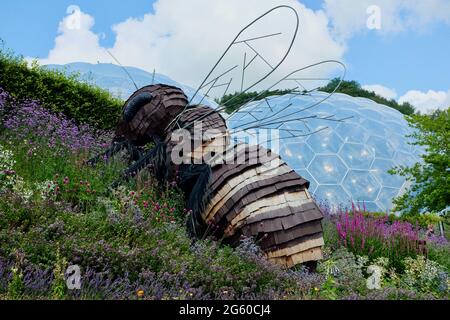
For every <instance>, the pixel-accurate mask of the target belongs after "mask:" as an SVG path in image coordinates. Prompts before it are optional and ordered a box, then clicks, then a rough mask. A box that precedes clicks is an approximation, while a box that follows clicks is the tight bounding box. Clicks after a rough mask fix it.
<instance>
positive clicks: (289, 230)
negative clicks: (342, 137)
mask: <svg viewBox="0 0 450 320" xmlns="http://www.w3.org/2000/svg"><path fill="white" fill-rule="evenodd" d="M186 105H187V98H186V96H185V95H184V93H183V92H182V91H181V90H180V89H178V88H175V87H171V86H167V85H161V84H158V85H152V86H147V87H144V88H142V89H140V90H138V91H137V92H136V93H134V94H133V95H132V96H131V97H130V99H129V100H128V101H127V102H126V103H125V106H124V110H123V115H122V119H121V120H120V122H119V125H118V127H117V130H116V137H115V139H114V143H113V145H112V147H111V148H110V149H109V150H108V151H107V152H106V154H108V155H109V156H112V155H113V154H114V153H115V152H117V151H118V150H120V149H121V147H120V144H123V142H124V141H125V142H126V143H125V144H123V145H132V146H134V147H136V148H139V147H141V146H143V145H145V144H147V143H149V142H154V143H155V144H156V146H155V148H153V149H152V150H150V151H149V152H147V153H145V154H142V155H141V156H140V158H139V159H138V160H137V161H136V162H135V163H134V164H133V165H131V166H130V168H129V169H128V170H127V171H126V173H125V174H124V177H129V176H132V174H133V173H136V172H138V171H139V170H142V169H143V168H145V167H147V166H148V165H149V164H152V168H153V170H154V173H155V175H156V176H157V177H158V178H159V179H160V180H161V181H172V180H173V179H175V178H176V175H178V177H179V186H180V188H181V189H182V190H183V192H184V194H185V198H186V208H187V209H189V210H190V211H191V213H190V216H189V217H188V221H187V227H188V229H189V231H190V233H191V234H192V235H193V236H196V237H198V238H202V237H205V236H212V237H214V238H216V239H221V240H222V241H223V243H226V244H229V245H232V246H234V245H238V244H239V243H240V239H241V238H242V237H243V236H244V237H252V238H254V239H255V241H256V242H257V243H258V244H259V246H260V247H261V249H262V250H263V251H264V252H265V254H266V255H267V258H268V259H269V260H272V261H274V262H276V263H279V264H281V265H284V266H287V267H292V266H294V265H297V264H300V263H307V262H315V261H318V260H319V259H321V257H322V250H321V248H322V246H323V245H324V242H323V237H322V226H321V220H322V218H323V215H322V213H321V211H320V209H319V208H318V206H317V205H316V203H315V202H314V200H313V199H312V197H311V196H310V194H309V193H308V187H309V182H308V181H306V180H305V179H303V178H302V177H300V176H299V175H298V174H297V173H296V172H295V171H294V170H292V169H291V168H289V166H288V165H287V164H286V163H284V162H283V161H282V160H281V159H280V157H279V156H278V155H276V154H273V153H271V152H270V151H268V150H266V149H264V148H263V147H261V146H258V145H256V146H253V145H248V144H234V145H230V141H229V134H228V130H227V126H226V122H225V120H224V119H223V117H222V116H221V115H220V113H218V112H216V111H214V110H213V109H212V108H210V107H207V106H192V107H189V108H188V109H186V112H184V114H183V115H182V117H180V121H179V124H180V125H181V126H183V125H185V124H186V123H191V122H193V121H195V120H197V119H201V121H200V122H201V124H202V129H201V130H202V131H201V132H200V134H197V135H196V134H195V132H194V131H195V130H194V128H195V126H193V127H191V129H190V130H188V133H189V135H188V138H189V139H190V140H185V141H183V143H181V145H182V147H179V146H180V143H178V141H173V140H174V139H173V138H172V132H174V131H175V132H176V130H175V129H174V128H173V129H174V130H169V131H166V130H165V128H166V127H167V126H168V125H169V124H170V122H171V121H172V120H173V119H174V118H175V117H176V116H177V115H179V114H180V113H181V112H182V111H183V110H184V109H185V107H186ZM211 131H212V132H213V134H212V135H211V134H209V135H208V134H206V135H205V133H207V132H211ZM196 139H199V141H196ZM175 140H176V139H175ZM195 146H197V148H195ZM177 147H179V148H180V150H182V149H186V150H188V151H187V152H185V153H184V154H181V158H182V159H183V162H182V163H179V164H175V163H174V162H173V161H172V156H173V153H174V150H175V149H176V148H177ZM177 155H180V153H179V152H177ZM206 156H207V157H206ZM186 160H188V161H186ZM92 162H95V160H93V161H92Z"/></svg>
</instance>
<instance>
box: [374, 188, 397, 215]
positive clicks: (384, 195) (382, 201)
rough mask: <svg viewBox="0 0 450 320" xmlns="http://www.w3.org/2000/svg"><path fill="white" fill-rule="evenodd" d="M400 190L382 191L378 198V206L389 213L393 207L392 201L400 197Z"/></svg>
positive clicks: (383, 189) (386, 189) (388, 189)
mask: <svg viewBox="0 0 450 320" xmlns="http://www.w3.org/2000/svg"><path fill="white" fill-rule="evenodd" d="M399 191H400V189H396V188H387V187H384V188H382V189H381V192H380V195H379V196H378V201H377V204H378V205H379V206H380V207H381V208H382V209H383V211H389V210H391V208H392V207H393V204H392V200H393V199H394V198H395V197H397V196H398V193H399Z"/></svg>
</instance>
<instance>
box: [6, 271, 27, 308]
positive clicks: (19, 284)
mask: <svg viewBox="0 0 450 320" xmlns="http://www.w3.org/2000/svg"><path fill="white" fill-rule="evenodd" d="M24 290H25V285H24V283H23V275H22V272H21V271H20V270H19V269H18V268H13V269H12V279H11V281H10V283H9V284H8V293H7V296H8V298H9V299H12V300H15V299H20V298H21V297H22V295H23V293H24Z"/></svg>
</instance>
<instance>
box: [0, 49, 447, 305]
mask: <svg viewBox="0 0 450 320" xmlns="http://www.w3.org/2000/svg"><path fill="white" fill-rule="evenodd" d="M0 62H1V64H0V66H1V68H3V69H2V70H7V73H2V75H1V77H0V136H1V138H0V242H1V244H2V245H1V246H0V299H149V300H150V299H151V300H154V299H221V300H224V299H423V298H427V299H448V298H449V291H448V272H449V270H450V269H449V268H450V263H449V260H450V259H449V257H450V254H449V248H450V247H449V244H448V242H447V241H446V240H445V239H444V238H441V237H437V236H436V237H434V238H429V239H427V241H428V244H427V250H428V257H429V259H426V258H425V256H424V255H423V251H421V249H420V248H418V247H417V246H416V244H417V241H418V240H419V239H422V238H423V237H424V235H423V226H427V225H428V224H430V223H436V222H437V221H439V219H438V218H436V217H428V218H425V219H424V220H419V221H418V224H417V225H416V222H415V221H412V223H410V222H408V221H401V220H398V219H394V218H393V217H391V219H392V220H389V219H388V217H387V216H377V215H374V214H370V213H367V212H364V210H363V209H361V208H357V207H354V208H353V209H352V210H351V211H346V212H340V213H338V214H337V215H335V216H330V215H329V212H328V208H327V207H326V206H323V211H324V213H325V214H326V219H325V220H324V221H323V226H324V238H325V243H326V246H325V248H324V251H325V258H324V260H323V261H321V262H320V263H319V267H318V270H317V272H316V273H310V272H308V271H307V270H306V269H305V268H302V267H301V266H298V267H296V268H294V269H283V268H282V267H280V266H277V265H274V264H271V263H269V262H268V261H267V260H266V259H265V257H264V256H263V254H262V253H261V251H260V250H259V248H258V245H257V244H256V243H254V241H253V239H246V238H243V239H241V241H240V244H239V246H238V247H237V248H231V247H228V246H225V245H222V244H221V243H220V241H214V240H213V239H209V238H208V237H206V239H197V240H194V239H191V238H189V237H188V235H187V232H186V230H185V219H186V208H185V205H184V199H183V196H182V194H181V192H180V190H179V189H178V187H177V182H176V181H173V182H171V183H169V184H166V185H159V184H158V183H157V182H156V181H155V179H154V178H153V176H152V174H151V173H150V172H148V171H146V170H144V171H143V172H141V173H140V174H139V175H138V176H137V177H136V178H135V179H132V180H130V181H129V182H124V183H122V184H121V185H120V186H119V187H117V188H114V189H111V188H110V186H111V183H112V182H113V181H115V180H116V179H117V177H118V176H119V175H120V173H121V172H122V170H123V169H124V168H125V167H126V165H127V158H126V156H124V155H119V156H117V157H115V158H114V159H112V161H111V162H110V163H108V164H107V163H100V164H99V165H98V166H97V167H95V168H93V167H91V166H88V165H87V164H86V160H87V159H89V158H90V157H91V156H93V155H95V154H98V153H99V152H101V151H103V150H105V148H106V147H107V146H108V144H109V143H110V141H111V138H112V131H111V130H110V129H109V128H108V127H111V124H112V120H111V112H106V111H105V110H116V109H115V108H118V107H119V106H118V105H116V104H115V103H116V102H117V100H115V99H113V98H111V96H110V95H109V94H108V93H107V92H105V91H103V90H101V89H99V88H95V87H91V86H89V85H87V84H85V83H80V82H78V80H76V79H73V78H67V77H66V76H65V75H63V74H61V73H59V72H53V71H48V70H41V69H28V68H27V67H26V65H24V64H23V62H22V61H19V60H12V61H11V60H8V59H7V58H5V57H3V58H2V60H0ZM25 75H28V76H29V77H31V79H34V80H36V82H35V83H33V82H32V81H31V80H24V78H23V77H24V76H25ZM5 88H8V90H9V89H12V90H13V91H14V94H11V92H8V90H6V89H5ZM27 90H28V91H27ZM27 92H28V93H29V98H31V99H33V100H39V99H40V98H43V99H42V101H30V100H29V99H28V100H27V99H26V97H27ZM83 93H84V94H85V95H84V96H80V95H81V94H83ZM71 99H73V100H71ZM89 99H94V100H95V99H97V100H95V101H96V103H93V102H92V103H90V104H89ZM80 102H82V103H83V104H82V105H79V103H80ZM97 103H98V105H99V106H102V108H111V109H101V108H100V107H99V108H98V109H97ZM54 111H64V113H59V112H58V113H55V112H54ZM72 116H73V117H72ZM75 120H76V121H75ZM99 124H101V125H102V126H103V127H104V128H105V129H104V130H100V129H99V128H98V127H95V126H94V125H99ZM419 222H420V224H419ZM388 244H389V245H388ZM371 265H376V266H378V267H379V268H381V270H384V272H383V273H382V277H383V278H382V279H380V280H382V281H381V285H382V287H381V288H380V289H377V290H371V289H369V288H368V287H367V278H368V277H370V276H371V275H370V273H368V271H367V270H368V267H369V266H371ZM69 266H77V267H79V268H80V272H81V273H80V276H81V278H80V280H81V282H80V289H75V290H72V289H73V288H72V289H70V288H69V287H68V286H67V282H66V280H67V279H68V277H69V275H68V274H67V270H68V267H69Z"/></svg>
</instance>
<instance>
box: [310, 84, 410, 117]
mask: <svg viewBox="0 0 450 320" xmlns="http://www.w3.org/2000/svg"><path fill="white" fill-rule="evenodd" d="M339 81H340V79H339V78H336V79H333V80H331V81H330V82H329V83H328V84H327V85H326V86H325V87H322V88H320V89H319V90H320V91H324V92H333V90H334V89H335V88H336V86H337V85H338V83H339ZM336 92H339V93H345V94H348V95H349V96H352V97H362V98H368V99H370V100H373V101H375V102H377V103H380V104H384V105H387V106H389V107H391V108H393V109H396V110H398V111H400V112H401V113H403V114H406V115H410V114H413V113H414V111H415V110H414V107H413V106H412V105H411V104H409V103H407V102H405V103H403V104H399V103H398V102H397V101H395V100H394V99H391V100H389V99H386V98H383V97H380V96H379V95H377V94H376V93H374V92H372V91H368V90H365V89H363V88H362V87H361V85H360V84H359V83H358V82H356V81H343V82H342V83H341V86H340V87H339V88H338V90H337V91H336Z"/></svg>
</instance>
